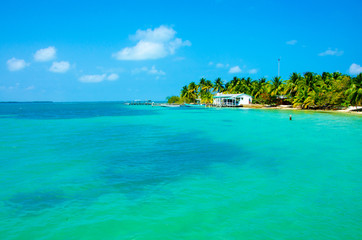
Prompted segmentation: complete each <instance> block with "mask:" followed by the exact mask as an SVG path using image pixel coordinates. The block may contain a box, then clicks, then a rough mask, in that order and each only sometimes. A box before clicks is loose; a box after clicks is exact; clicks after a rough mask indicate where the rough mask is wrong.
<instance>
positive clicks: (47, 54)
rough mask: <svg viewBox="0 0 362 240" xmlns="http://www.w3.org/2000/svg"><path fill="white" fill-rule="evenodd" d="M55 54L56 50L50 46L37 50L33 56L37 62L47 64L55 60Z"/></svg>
mask: <svg viewBox="0 0 362 240" xmlns="http://www.w3.org/2000/svg"><path fill="white" fill-rule="evenodd" d="M56 52H57V50H56V49H55V47H52V46H50V47H47V48H42V49H39V50H38V51H36V52H35V54H34V60H35V61H37V62H47V61H50V60H53V59H54V58H55V54H56Z"/></svg>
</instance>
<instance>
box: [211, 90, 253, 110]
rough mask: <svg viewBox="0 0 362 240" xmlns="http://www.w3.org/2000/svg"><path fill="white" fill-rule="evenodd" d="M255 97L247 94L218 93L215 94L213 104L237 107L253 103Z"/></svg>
mask: <svg viewBox="0 0 362 240" xmlns="http://www.w3.org/2000/svg"><path fill="white" fill-rule="evenodd" d="M252 102H253V97H252V96H250V95H248V94H245V93H240V94H222V93H217V94H216V95H215V96H214V101H213V104H214V105H216V106H226V107H236V106H242V105H243V104H251V103H252Z"/></svg>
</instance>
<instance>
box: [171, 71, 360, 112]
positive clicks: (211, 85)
mask: <svg viewBox="0 0 362 240" xmlns="http://www.w3.org/2000/svg"><path fill="white" fill-rule="evenodd" d="M215 93H246V94H249V95H251V96H253V103H260V104H272V105H280V104H290V105H293V106H294V107H300V108H337V107H340V106H350V105H353V106H357V105H361V104H362V73H360V74H359V75H358V76H356V77H351V76H349V75H344V74H341V73H339V72H335V73H327V72H324V73H323V74H322V75H319V74H315V73H312V72H306V73H304V74H303V75H301V74H298V73H293V74H291V75H290V77H289V79H288V80H286V81H284V80H282V79H281V78H280V77H274V78H273V79H271V80H269V81H268V80H267V79H266V78H261V79H259V80H253V79H251V78H250V77H248V78H237V77H234V78H233V79H232V80H231V81H229V82H226V83H224V81H223V80H221V78H217V79H216V80H215V81H214V82H211V81H210V80H206V79H205V78H201V80H200V81H199V83H198V84H196V83H195V82H191V83H190V84H189V85H187V86H184V87H183V88H182V90H181V94H180V97H177V96H174V97H171V98H170V99H169V101H170V100H172V101H170V102H185V103H194V102H196V101H197V100H199V101H200V102H201V103H212V101H213V95H214V94H215Z"/></svg>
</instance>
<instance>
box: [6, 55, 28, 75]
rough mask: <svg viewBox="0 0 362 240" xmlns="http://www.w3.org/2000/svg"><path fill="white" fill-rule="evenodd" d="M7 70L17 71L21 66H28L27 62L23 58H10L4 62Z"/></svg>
mask: <svg viewBox="0 0 362 240" xmlns="http://www.w3.org/2000/svg"><path fill="white" fill-rule="evenodd" d="M6 64H7V66H8V69H9V71H12V72H13V71H19V70H21V69H23V68H25V67H26V66H29V65H30V64H29V63H26V62H25V60H23V59H16V58H14V57H13V58H11V59H9V60H8V61H7V62H6Z"/></svg>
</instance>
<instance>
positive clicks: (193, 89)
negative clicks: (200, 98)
mask: <svg viewBox="0 0 362 240" xmlns="http://www.w3.org/2000/svg"><path fill="white" fill-rule="evenodd" d="M197 90H198V86H197V85H196V83H195V82H191V83H190V84H189V86H188V90H187V92H188V98H189V99H190V101H191V102H195V101H196V98H197V94H198V91H197Z"/></svg>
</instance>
